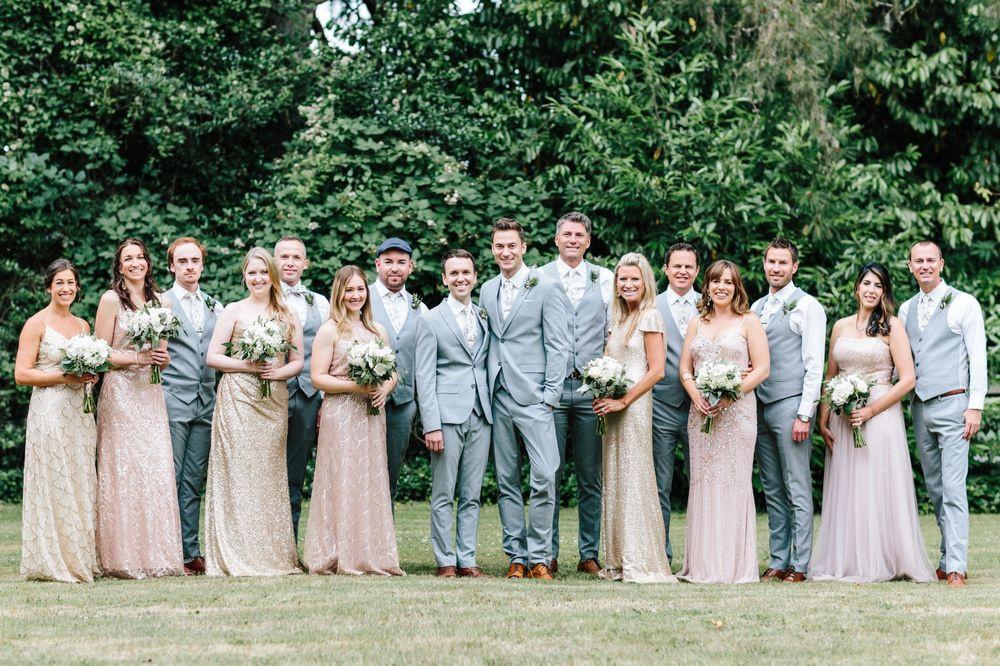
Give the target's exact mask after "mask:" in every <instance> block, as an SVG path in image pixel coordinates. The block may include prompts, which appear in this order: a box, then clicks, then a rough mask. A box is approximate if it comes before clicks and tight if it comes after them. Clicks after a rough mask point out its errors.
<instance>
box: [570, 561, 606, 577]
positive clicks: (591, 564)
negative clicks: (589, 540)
mask: <svg viewBox="0 0 1000 666" xmlns="http://www.w3.org/2000/svg"><path fill="white" fill-rule="evenodd" d="M576 570H577V571H579V572H580V573H585V574H590V575H592V576H596V575H597V574H599V573H600V572H601V565H600V563H598V561H597V560H595V559H587V560H580V563H579V564H577V565H576Z"/></svg>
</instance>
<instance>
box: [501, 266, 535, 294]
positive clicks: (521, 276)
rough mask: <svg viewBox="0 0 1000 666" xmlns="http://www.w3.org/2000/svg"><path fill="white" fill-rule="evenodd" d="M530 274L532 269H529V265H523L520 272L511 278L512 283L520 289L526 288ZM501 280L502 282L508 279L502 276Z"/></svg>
mask: <svg viewBox="0 0 1000 666" xmlns="http://www.w3.org/2000/svg"><path fill="white" fill-rule="evenodd" d="M530 272H531V269H530V268H528V265H527V264H521V268H519V269H518V271H517V272H516V273H514V275H513V276H512V277H511V278H510V281H511V282H513V283H514V286H515V287H517V288H518V289H520V288H521V287H523V286H524V283H525V281H527V279H528V273H530ZM500 278H501V281H502V280H504V279H506V278H504V277H503V275H501V276H500Z"/></svg>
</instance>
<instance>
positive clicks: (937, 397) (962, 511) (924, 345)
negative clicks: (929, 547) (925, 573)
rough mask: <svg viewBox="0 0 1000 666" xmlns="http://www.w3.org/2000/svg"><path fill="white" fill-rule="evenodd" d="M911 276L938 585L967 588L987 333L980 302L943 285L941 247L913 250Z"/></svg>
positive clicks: (916, 405)
mask: <svg viewBox="0 0 1000 666" xmlns="http://www.w3.org/2000/svg"><path fill="white" fill-rule="evenodd" d="M909 268H910V272H911V273H913V277H914V278H916V280H917V284H918V285H919V287H920V292H919V293H918V294H917V295H916V296H914V297H913V298H911V299H910V300H908V301H906V302H905V303H903V305H902V306H901V307H900V308H899V318H900V320H902V322H903V325H904V326H905V327H906V334H907V336H908V337H909V338H910V347H911V349H912V351H913V360H914V362H913V365H914V369H915V370H916V373H917V385H916V387H915V388H914V392H913V401H912V403H911V407H910V411H911V413H912V415H913V434H914V436H915V437H916V440H917V451H918V452H919V453H920V466H921V468H922V469H923V471H924V483H926V484H927V494H928V495H930V498H931V503H932V504H933V505H934V515H935V516H936V517H937V524H938V528H939V529H940V530H941V558H940V560H939V561H938V568H937V577H938V579H939V580H947V581H948V585H950V586H952V587H962V586H964V585H965V581H966V575H967V573H968V564H969V501H968V496H967V493H966V478H967V475H968V472H969V442H970V441H971V440H972V438H973V437H974V436H975V434H976V433H977V432H979V426H980V423H981V421H982V414H983V403H984V402H985V400H986V386H987V376H988V375H987V372H986V327H985V324H984V323H983V310H982V308H981V307H980V306H979V302H978V301H977V300H976V299H975V297H974V296H972V295H971V294H967V293H965V292H964V291H959V290H958V289H955V288H954V287H951V286H949V285H947V284H945V282H944V280H942V279H941V270H942V269H943V268H944V258H943V257H942V256H941V248H940V246H938V245H937V243H933V242H931V241H921V242H918V243H914V245H913V247H911V248H910V261H909Z"/></svg>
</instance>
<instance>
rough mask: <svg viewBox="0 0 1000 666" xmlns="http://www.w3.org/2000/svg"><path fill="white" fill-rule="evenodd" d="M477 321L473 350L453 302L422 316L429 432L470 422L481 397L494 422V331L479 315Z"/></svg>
mask: <svg viewBox="0 0 1000 666" xmlns="http://www.w3.org/2000/svg"><path fill="white" fill-rule="evenodd" d="M476 324H477V328H478V329H479V330H478V332H477V334H476V335H477V341H476V350H475V352H474V353H473V352H470V351H469V347H468V345H467V344H466V342H465V337H464V336H463V335H462V329H460V328H459V326H458V322H457V321H455V314H454V313H453V312H452V311H451V308H450V307H448V301H447V300H445V301H442V302H441V304H440V305H438V306H437V307H436V308H434V309H433V310H431V311H430V312H428V313H427V314H425V315H423V316H422V317H420V318H419V319H418V320H417V348H416V364H415V370H414V378H415V380H416V387H417V405H418V406H419V408H420V420H421V421H422V422H423V424H424V432H425V433H428V432H432V431H434V430H440V429H441V424H442V423H450V424H461V423H465V422H466V421H467V420H469V416H470V415H471V414H472V410H473V409H474V408H475V406H476V401H477V397H478V402H479V406H480V408H481V409H482V410H483V415H484V416H485V417H486V421H487V422H488V423H493V413H492V410H491V409H490V394H489V381H488V378H487V375H486V356H487V353H488V350H489V347H490V332H489V330H488V329H487V328H486V322H485V321H483V320H482V318H481V317H478V316H477V317H476ZM439 397H440V400H439V399H438V398H439Z"/></svg>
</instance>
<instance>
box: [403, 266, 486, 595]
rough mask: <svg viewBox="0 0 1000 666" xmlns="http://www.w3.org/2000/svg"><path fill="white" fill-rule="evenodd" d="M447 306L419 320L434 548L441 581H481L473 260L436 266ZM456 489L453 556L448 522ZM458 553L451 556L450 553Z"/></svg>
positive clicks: (481, 422)
mask: <svg viewBox="0 0 1000 666" xmlns="http://www.w3.org/2000/svg"><path fill="white" fill-rule="evenodd" d="M441 279H442V281H443V282H444V285H445V286H446V287H447V288H448V292H449V293H448V298H447V299H445V300H444V301H442V302H441V304H440V305H438V306H437V307H436V308H434V309H433V310H431V311H430V312H428V313H427V314H425V315H423V316H422V317H420V318H419V319H418V320H417V348H416V367H415V371H414V377H415V379H416V386H417V403H418V404H419V406H420V419H421V421H422V423H423V427H424V443H425V445H426V446H427V449H428V450H429V451H430V452H431V474H432V482H431V546H432V547H433V549H434V559H435V560H436V561H437V567H438V569H437V575H438V576H440V577H442V578H454V577H455V576H459V577H472V578H478V577H481V576H483V572H482V570H481V569H480V568H479V567H478V566H476V538H477V535H478V528H479V499H480V491H481V490H482V486H483V476H484V475H485V474H486V461H487V459H488V458H489V455H490V423H492V421H493V416H492V411H491V409H490V394H489V381H488V378H487V374H486V355H487V352H488V350H489V346H490V337H489V329H487V328H486V319H485V317H482V316H481V315H480V310H479V308H478V307H476V306H475V305H474V304H473V302H472V289H473V288H474V287H475V286H476V260H475V259H474V258H473V257H472V255H471V254H469V253H468V252H466V251H465V250H450V251H449V252H448V253H447V254H445V255H444V258H443V259H442V263H441ZM456 484H457V486H458V518H457V521H456V522H457V524H458V527H457V532H458V534H457V539H456V540H457V548H452V538H451V515H452V509H453V508H454V504H455V487H456ZM456 549H457V551H458V554H457V555H456V553H455V551H456Z"/></svg>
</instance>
